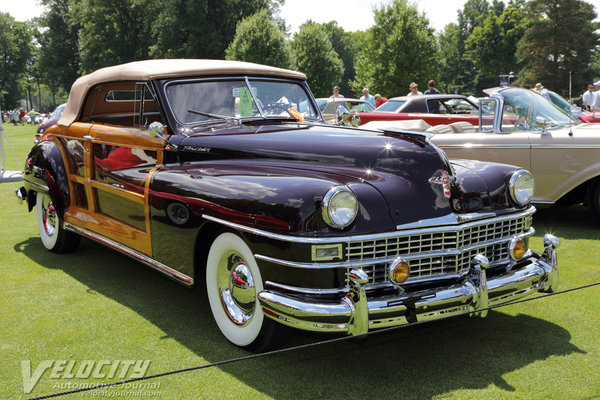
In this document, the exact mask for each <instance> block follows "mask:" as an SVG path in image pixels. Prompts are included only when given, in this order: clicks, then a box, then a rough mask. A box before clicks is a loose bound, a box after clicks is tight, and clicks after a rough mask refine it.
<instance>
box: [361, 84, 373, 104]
mask: <svg viewBox="0 0 600 400" xmlns="http://www.w3.org/2000/svg"><path fill="white" fill-rule="evenodd" d="M360 100H366V101H368V102H369V103H371V105H372V106H373V107H375V97H373V96H372V95H370V94H369V88H364V89H363V95H362V96H361V98H360Z"/></svg>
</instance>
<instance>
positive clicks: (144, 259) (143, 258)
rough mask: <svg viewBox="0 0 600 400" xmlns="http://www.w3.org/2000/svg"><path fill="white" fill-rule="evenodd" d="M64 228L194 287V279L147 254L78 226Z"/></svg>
mask: <svg viewBox="0 0 600 400" xmlns="http://www.w3.org/2000/svg"><path fill="white" fill-rule="evenodd" d="M64 227H65V229H66V230H68V231H71V232H75V233H77V234H79V235H81V236H85V237H87V238H89V239H92V240H94V241H96V242H98V243H101V244H103V245H105V246H108V247H110V248H112V249H115V250H117V251H118V252H120V253H122V254H125V255H126V256H129V257H131V258H133V259H135V260H137V261H140V262H141V263H143V264H145V265H147V266H149V267H150V268H152V269H154V270H156V271H158V272H160V273H162V274H165V275H167V276H168V277H169V278H172V279H175V280H176V281H178V282H181V283H183V284H185V285H187V286H192V285H193V284H194V279H193V278H190V277H189V276H187V275H185V274H182V273H181V272H179V271H177V270H174V269H173V268H171V267H169V266H166V265H165V264H163V263H161V262H158V261H156V260H155V259H153V258H152V257H149V256H147V255H145V254H142V253H140V252H139V251H137V250H134V249H132V248H130V247H127V246H125V245H123V244H121V243H118V242H115V241H114V240H111V239H109V238H107V237H105V236H102V235H99V234H97V233H95V232H92V231H90V230H88V229H85V228H81V227H79V226H77V225H73V224H71V223H68V222H65V223H64Z"/></svg>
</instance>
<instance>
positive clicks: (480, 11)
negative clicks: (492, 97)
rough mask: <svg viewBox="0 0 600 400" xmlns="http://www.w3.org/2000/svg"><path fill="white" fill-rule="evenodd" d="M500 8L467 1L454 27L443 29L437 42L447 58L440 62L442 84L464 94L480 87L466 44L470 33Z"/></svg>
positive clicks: (495, 5)
mask: <svg viewBox="0 0 600 400" xmlns="http://www.w3.org/2000/svg"><path fill="white" fill-rule="evenodd" d="M501 7H502V6H501V5H500V4H498V2H497V1H494V6H493V7H490V4H489V3H488V1H487V0H467V1H466V2H465V4H464V6H463V8H462V10H459V11H458V16H457V24H456V26H454V24H450V25H449V26H446V29H444V31H443V32H442V34H441V35H440V38H439V40H440V44H441V48H442V51H443V52H444V54H445V55H447V56H448V57H446V58H445V60H444V61H443V62H442V64H443V65H445V68H444V72H443V75H442V77H443V79H442V81H443V82H444V84H446V85H448V86H449V87H451V88H453V89H456V90H457V91H459V92H460V93H464V94H469V93H470V94H473V93H475V92H476V91H477V88H478V87H480V86H482V84H481V83H480V76H479V73H478V71H477V69H476V68H475V65H473V62H472V61H471V59H470V58H469V57H468V56H467V49H466V42H467V40H468V38H469V37H470V36H471V34H472V33H473V30H474V29H475V28H476V27H478V26H481V25H483V23H484V22H485V20H486V18H487V16H488V14H489V13H495V14H497V13H498V12H500V8H501Z"/></svg>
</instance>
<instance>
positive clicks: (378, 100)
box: [373, 93, 388, 108]
mask: <svg viewBox="0 0 600 400" xmlns="http://www.w3.org/2000/svg"><path fill="white" fill-rule="evenodd" d="M373 97H375V108H377V107H379V106H380V105H382V104H383V103H386V102H387V101H388V99H386V98H385V97H383V96H382V95H380V94H379V93H377V94H376V95H375V96H373Z"/></svg>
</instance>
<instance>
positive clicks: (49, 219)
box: [42, 196, 56, 236]
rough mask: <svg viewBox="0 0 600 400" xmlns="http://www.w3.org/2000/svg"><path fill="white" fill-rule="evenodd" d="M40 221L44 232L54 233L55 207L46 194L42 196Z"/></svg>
mask: <svg viewBox="0 0 600 400" xmlns="http://www.w3.org/2000/svg"><path fill="white" fill-rule="evenodd" d="M42 221H43V223H44V230H45V231H46V234H47V235H48V236H53V235H54V234H55V233H56V209H55V208H54V204H52V200H51V199H50V198H49V197H48V196H44V198H43V200H42Z"/></svg>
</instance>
